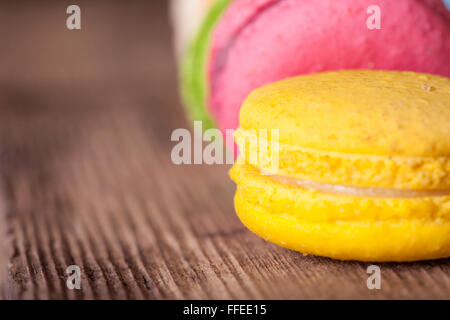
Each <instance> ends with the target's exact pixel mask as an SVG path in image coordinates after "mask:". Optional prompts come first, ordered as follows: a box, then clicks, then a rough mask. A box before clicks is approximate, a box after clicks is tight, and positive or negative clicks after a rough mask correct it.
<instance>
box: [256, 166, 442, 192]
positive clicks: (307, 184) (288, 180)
mask: <svg viewBox="0 0 450 320" xmlns="http://www.w3.org/2000/svg"><path fill="white" fill-rule="evenodd" d="M260 172H261V174H264V172H262V171H261V170H260ZM268 177H269V178H270V179H272V180H274V181H276V182H279V183H281V184H285V185H289V186H293V187H300V188H304V189H309V190H314V191H317V192H320V193H329V194H338V195H343V196H350V197H373V198H429V197H443V196H450V190H412V189H405V190H402V189H390V188H379V187H374V188H373V187H355V186H348V185H343V184H331V183H322V182H315V181H308V180H300V179H296V178H292V177H287V176H280V175H268Z"/></svg>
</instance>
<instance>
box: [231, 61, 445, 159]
mask: <svg viewBox="0 0 450 320" xmlns="http://www.w3.org/2000/svg"><path fill="white" fill-rule="evenodd" d="M240 124H241V127H242V128H244V129H258V128H265V129H272V128H274V129H279V130H280V143H281V144H289V145H294V146H300V147H303V148H313V149H316V150H326V151H336V152H341V153H351V154H365V155H382V156H416V157H450V79H449V78H446V77H440V76H432V75H428V74H420V73H413V72H394V71H391V72H387V71H364V70H357V71H341V72H326V73H321V74H315V75H306V76H300V77H294V78H288V79H285V80H282V81H279V82H276V83H273V84H270V85H267V86H264V87H262V88H259V89H256V90H255V91H253V92H252V93H251V94H250V95H249V97H248V98H247V99H246V100H245V102H244V104H243V105H242V109H241V113H240Z"/></svg>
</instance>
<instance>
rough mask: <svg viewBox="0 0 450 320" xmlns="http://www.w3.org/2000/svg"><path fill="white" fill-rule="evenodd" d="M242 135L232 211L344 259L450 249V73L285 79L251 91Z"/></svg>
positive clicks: (294, 243) (313, 250)
mask: <svg viewBox="0 0 450 320" xmlns="http://www.w3.org/2000/svg"><path fill="white" fill-rule="evenodd" d="M274 130H275V131H274ZM267 131H269V132H276V135H275V134H272V135H271V134H270V133H269V134H264V135H263V134H262V133H264V132H267ZM254 135H256V137H257V140H258V145H259V146H260V147H259V148H252V147H249V145H248V144H249V143H251V141H252V140H251V139H250V140H249V139H248V136H254ZM275 138H276V141H273V140H274V139H275ZM236 141H237V144H238V145H239V147H240V149H241V151H242V152H241V158H240V159H239V161H238V162H237V163H236V164H235V166H234V167H233V168H232V170H231V172H230V174H231V177H232V179H233V180H234V181H235V182H236V183H237V185H238V188H237V192H236V197H235V207H236V211H237V213H238V216H239V217H240V219H241V220H242V222H243V223H244V224H245V225H246V226H247V227H248V228H249V229H250V230H251V231H253V232H254V233H256V234H257V235H259V236H261V237H263V238H264V239H266V240H268V241H272V242H274V243H276V244H278V245H280V246H283V247H286V248H289V249H293V250H297V251H300V252H303V253H306V254H315V255H321V256H327V257H331V258H335V259H341V260H361V261H415V260H424V259H437V258H444V257H449V256H450V79H449V78H445V77H439V76H433V75H428V74H419V73H413V72H395V71H340V72H328V73H321V74H315V75H308V76H301V77H295V78H289V79H286V80H283V81H280V82H276V83H273V84H270V85H267V86H265V87H262V88H259V89H257V90H255V91H254V92H252V93H251V94H250V95H249V97H248V98H247V99H246V101H245V102H244V104H243V106H242V108H241V112H240V128H239V129H238V130H237V132H236ZM261 141H265V144H260V142H261ZM274 142H276V143H275V144H274ZM273 145H276V149H273V148H272V149H271V148H270V146H273ZM267 146H269V147H267ZM274 150H276V154H274ZM255 152H257V153H258V156H257V157H253V156H254V153H255ZM250 160H251V161H250ZM275 164H276V166H275ZM274 168H276V170H274Z"/></svg>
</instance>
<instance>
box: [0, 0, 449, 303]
mask: <svg viewBox="0 0 450 320" xmlns="http://www.w3.org/2000/svg"><path fill="white" fill-rule="evenodd" d="M67 5H68V3H64V1H39V2H37V1H34V2H33V1H15V2H8V5H6V4H4V3H3V2H2V4H1V6H2V8H1V10H0V15H1V17H0V21H2V24H3V23H6V24H7V25H8V26H10V28H8V29H6V28H0V38H1V39H2V50H1V51H0V115H1V116H0V183H1V190H0V198H1V199H2V201H1V205H2V207H1V210H0V226H1V228H0V237H1V239H0V240H1V243H2V244H3V248H2V251H1V254H0V268H1V270H0V283H1V294H2V295H3V298H8V299H227V298H231V299H317V298H322V299H323V298H331V299H342V298H354V299H365V298H368V299H386V298H387V299H390V298H397V299H403V298H417V299H426V298H438V299H449V298H450V290H449V289H450V260H448V259H446V260H440V261H431V262H421V263H406V264H396V263H391V264H380V267H381V270H382V289H381V290H375V291H371V290H368V289H367V287H366V280H367V277H368V275H367V274H366V268H367V266H368V265H369V264H368V263H357V262H338V261H333V260H330V259H326V258H320V257H313V256H306V257H305V256H303V255H302V254H299V253H296V252H293V251H289V250H285V249H282V248H279V247H277V246H275V245H272V244H270V243H267V242H265V241H263V240H261V239H260V238H258V237H256V236H254V235H252V234H251V233H250V232H249V231H247V230H246V229H245V228H244V227H243V226H242V224H241V223H240V222H239V221H238V219H237V217H236V215H235V213H234V209H233V201H232V198H233V194H234V188H235V187H234V185H233V184H232V183H231V181H230V180H229V178H228V176H227V170H228V169H229V168H228V167H226V166H175V165H173V164H172V163H171V161H170V151H171V147H172V146H173V143H171V142H170V134H171V132H172V130H173V129H175V128H180V127H188V126H189V124H188V123H187V122H186V120H185V117H184V113H183V111H182V109H181V107H180V104H179V102H178V97H177V84H176V70H175V65H174V62H173V58H172V49H171V43H170V38H169V25H168V21H167V19H166V17H167V15H168V14H167V9H166V3H165V1H134V0H132V1H95V2H94V1H91V2H88V1H84V2H83V1H81V2H80V6H81V8H82V13H83V17H84V18H83V25H82V27H83V29H82V30H81V31H68V30H66V29H65V24H64V23H65V22H64V21H65V8H66V6H67ZM31 17H33V19H31ZM8 30H10V31H8ZM11 30H14V32H12V31H11ZM5 48H6V50H5ZM375 241H376V240H375ZM73 264H75V265H78V266H80V267H81V269H82V289H81V290H68V289H67V287H66V284H65V282H66V274H65V270H66V268H67V266H69V265H73Z"/></svg>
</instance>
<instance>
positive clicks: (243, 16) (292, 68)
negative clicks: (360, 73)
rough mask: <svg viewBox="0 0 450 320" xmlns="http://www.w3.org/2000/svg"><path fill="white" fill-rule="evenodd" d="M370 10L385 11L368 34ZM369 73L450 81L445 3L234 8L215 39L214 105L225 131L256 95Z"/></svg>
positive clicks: (276, 2)
mask: <svg viewBox="0 0 450 320" xmlns="http://www.w3.org/2000/svg"><path fill="white" fill-rule="evenodd" d="M372 5H377V6H379V8H380V10H381V29H379V30H378V29H375V30H372V29H370V28H368V27H367V19H368V18H369V16H370V15H369V14H367V8H368V7H369V6H372ZM367 68H370V69H383V70H407V71H417V72H426V73H430V74H439V75H444V76H450V14H449V12H448V11H447V10H446V8H445V6H444V3H443V2H442V1H441V0H426V1H422V0H421V1H419V0H396V1H390V0H375V1H374V0H357V1H355V0H340V1H334V0H323V1H304V0H258V1H249V0H235V1H233V2H232V3H231V4H230V5H229V6H228V8H227V10H226V12H225V14H224V15H223V17H222V19H221V20H220V22H219V24H218V25H217V26H216V28H215V31H214V35H213V40H212V49H211V59H210V62H209V105H210V108H211V111H212V113H213V114H214V115H215V117H216V119H218V121H219V123H220V127H221V129H223V130H224V129H227V128H236V127H237V125H238V113H239V108H240V106H241V104H242V102H243V100H244V99H245V97H246V96H247V95H248V94H249V93H250V92H251V91H252V90H253V89H255V88H257V87H260V86H262V85H265V84H267V83H271V82H274V81H278V80H281V79H284V78H286V77H290V76H295V75H300V74H310V73H315V72H322V71H327V70H341V69H367ZM393 151H394V153H395V152H400V153H401V152H403V151H405V150H396V149H395V150H393ZM407 152H412V153H414V152H415V151H414V150H410V149H408V151H407ZM430 152H431V153H432V151H429V152H428V153H430ZM418 153H421V151H418Z"/></svg>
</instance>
